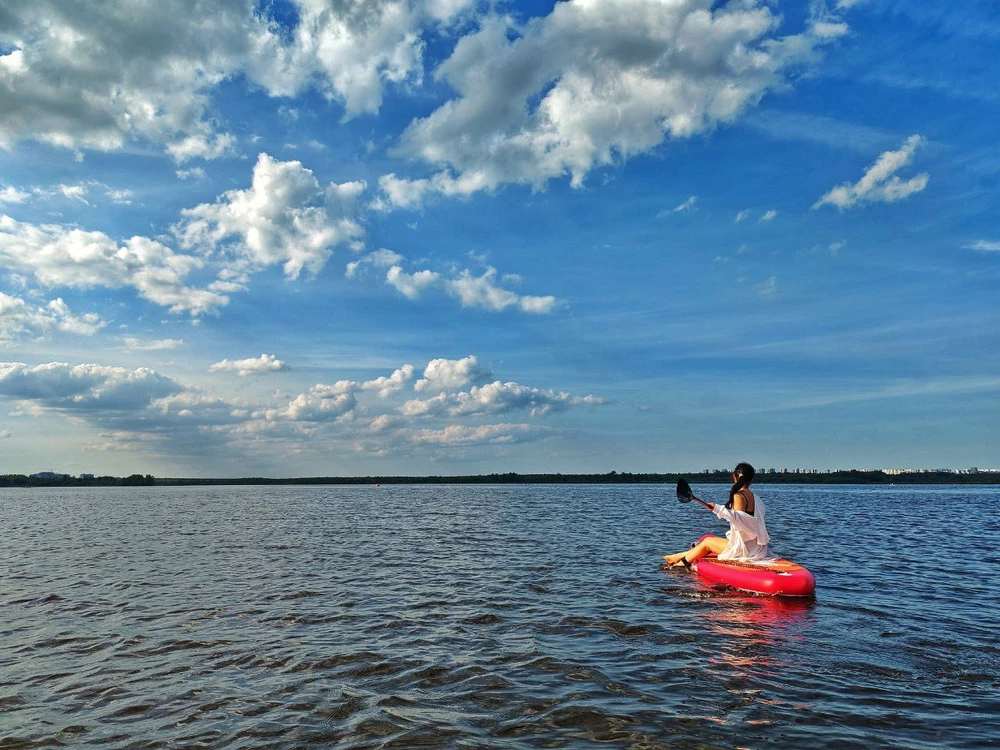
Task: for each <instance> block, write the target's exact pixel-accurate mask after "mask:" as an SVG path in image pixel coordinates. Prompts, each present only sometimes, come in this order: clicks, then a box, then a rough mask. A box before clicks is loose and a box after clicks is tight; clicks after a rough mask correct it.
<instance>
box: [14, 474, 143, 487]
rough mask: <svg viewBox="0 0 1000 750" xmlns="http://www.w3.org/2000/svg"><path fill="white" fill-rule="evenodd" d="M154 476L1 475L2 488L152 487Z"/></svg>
mask: <svg viewBox="0 0 1000 750" xmlns="http://www.w3.org/2000/svg"><path fill="white" fill-rule="evenodd" d="M155 484H157V481H156V478H155V477H154V476H153V475H152V474H131V475H129V476H127V477H70V476H61V477H38V476H31V475H25V474H0V487H152V486H153V485H155Z"/></svg>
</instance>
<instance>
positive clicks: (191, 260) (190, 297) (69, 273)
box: [0, 214, 228, 315]
mask: <svg viewBox="0 0 1000 750" xmlns="http://www.w3.org/2000/svg"><path fill="white" fill-rule="evenodd" d="M0 264H2V265H3V266H4V267H6V268H7V269H8V270H15V271H18V272H23V273H28V274H31V275H33V276H34V277H35V279H37V280H38V281H39V282H40V283H41V284H44V285H45V286H49V287H57V286H63V287H72V288H78V289H87V288H91V287H95V286H101V287H108V288H112V289H115V288H120V287H132V288H134V289H135V290H136V291H137V292H138V293H139V295H140V296H141V297H143V298H145V299H147V300H149V301H151V302H153V303H155V304H157V305H162V306H164V307H169V308H170V309H171V311H173V312H185V311H186V312H189V313H191V314H192V315H199V314H202V313H205V312H210V311H212V310H215V309H217V308H218V307H220V306H222V305H225V304H226V303H227V302H228V298H227V297H225V296H223V295H220V294H216V293H214V292H211V291H206V290H201V289H194V288H191V287H189V286H187V285H186V284H185V283H184V279H185V278H186V277H187V276H188V275H189V274H191V273H192V272H193V271H195V270H197V269H200V268H202V267H203V266H204V262H203V261H202V260H200V259H198V258H195V257H192V256H190V255H180V254H177V253H174V252H173V251H172V250H171V249H170V248H168V247H166V246H165V245H163V244H161V243H159V242H157V241H155V240H151V239H148V238H146V237H138V236H136V237H132V238H131V239H128V240H126V241H125V242H123V243H119V242H116V241H115V240H113V239H112V238H111V237H109V236H108V235H106V234H104V233H103V232H88V231H85V230H82V229H77V228H73V227H63V226H59V225H53V224H42V225H35V224H27V223H22V222H18V221H15V220H14V219H12V218H10V217H9V216H6V215H3V214H0Z"/></svg>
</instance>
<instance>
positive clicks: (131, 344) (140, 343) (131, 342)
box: [121, 336, 184, 352]
mask: <svg viewBox="0 0 1000 750" xmlns="http://www.w3.org/2000/svg"><path fill="white" fill-rule="evenodd" d="M121 342H122V344H123V345H124V347H125V349H127V350H128V351H130V352H156V351H163V350H165V349H176V348H178V347H180V346H183V345H184V340H183V339H158V340H153V341H144V340H143V339H140V338H137V337H135V336H122V338H121Z"/></svg>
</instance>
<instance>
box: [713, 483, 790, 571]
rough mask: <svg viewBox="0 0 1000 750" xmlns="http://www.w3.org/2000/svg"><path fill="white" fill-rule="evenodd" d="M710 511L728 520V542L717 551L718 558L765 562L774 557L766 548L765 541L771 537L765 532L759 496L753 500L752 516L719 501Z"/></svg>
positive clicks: (762, 504)
mask: <svg viewBox="0 0 1000 750" xmlns="http://www.w3.org/2000/svg"><path fill="white" fill-rule="evenodd" d="M712 512H713V513H715V515H717V516H718V517H719V518H721V519H722V520H723V521H728V522H729V531H727V532H726V539H728V540H729V543H728V544H726V548H725V549H724V550H722V552H720V553H719V559H720V560H753V561H754V562H766V561H768V560H774V559H775V558H774V557H772V555H771V553H770V552H768V549H767V543H768V542H769V541H771V538H770V537H769V536H768V534H767V526H765V525H764V502H763V501H762V500H761V499H760V498H759V497H758V498H756V499H755V500H754V514H753V515H752V516H751V515H750V514H749V513H745V512H744V511H742V510H734V509H733V508H727V507H726V506H725V505H720V504H719V503H716V504H715V508H714V509H713V511H712Z"/></svg>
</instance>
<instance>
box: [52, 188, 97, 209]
mask: <svg viewBox="0 0 1000 750" xmlns="http://www.w3.org/2000/svg"><path fill="white" fill-rule="evenodd" d="M57 190H58V191H59V192H60V193H61V194H62V195H63V197H64V198H69V199H70V200H74V201H79V202H80V203H84V204H86V205H88V206H89V205H90V203H88V202H87V186H86V185H64V184H60V185H59V186H58V188H57Z"/></svg>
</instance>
